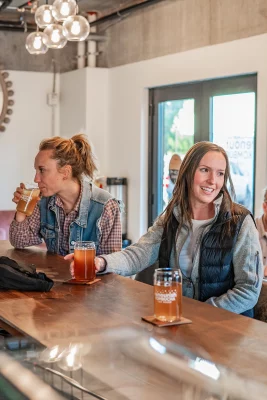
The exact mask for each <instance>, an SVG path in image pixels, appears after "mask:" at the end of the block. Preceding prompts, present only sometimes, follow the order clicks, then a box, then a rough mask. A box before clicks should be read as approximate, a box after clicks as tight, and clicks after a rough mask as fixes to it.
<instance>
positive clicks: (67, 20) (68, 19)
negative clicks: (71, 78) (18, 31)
mask: <svg viewBox="0 0 267 400" xmlns="http://www.w3.org/2000/svg"><path fill="white" fill-rule="evenodd" d="M77 12H78V6H77V3H76V1H75V0H55V1H54V3H53V5H49V4H45V5H42V6H40V7H38V8H37V10H36V13H35V22H36V25H37V31H36V32H33V33H30V34H29V35H28V37H27V39H26V49H27V50H28V52H29V53H30V54H45V53H46V52H47V51H48V49H49V48H50V49H62V48H63V47H64V46H65V45H66V43H67V41H68V40H69V41H73V42H80V41H83V40H85V39H86V38H87V36H88V35H89V33H90V25H89V22H88V21H87V19H86V18H84V17H83V16H81V15H76V14H77ZM60 23H62V25H61V24H60ZM39 28H40V29H44V32H39Z"/></svg>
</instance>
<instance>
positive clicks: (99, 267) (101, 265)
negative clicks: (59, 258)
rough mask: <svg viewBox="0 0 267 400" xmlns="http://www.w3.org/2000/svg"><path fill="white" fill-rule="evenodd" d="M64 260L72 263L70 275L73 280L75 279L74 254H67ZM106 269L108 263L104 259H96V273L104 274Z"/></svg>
mask: <svg viewBox="0 0 267 400" xmlns="http://www.w3.org/2000/svg"><path fill="white" fill-rule="evenodd" d="M64 260H68V261H71V263H70V274H71V277H72V279H75V275H74V253H70V254H67V255H66V256H65V257H64ZM105 268H106V261H105V260H104V258H102V257H95V270H96V272H102V271H104V270H105Z"/></svg>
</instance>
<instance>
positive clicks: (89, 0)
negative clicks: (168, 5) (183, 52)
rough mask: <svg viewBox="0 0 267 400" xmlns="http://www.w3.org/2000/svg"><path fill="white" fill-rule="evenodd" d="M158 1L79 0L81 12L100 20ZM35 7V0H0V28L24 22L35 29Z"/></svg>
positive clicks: (42, 1) (41, 0)
mask: <svg viewBox="0 0 267 400" xmlns="http://www.w3.org/2000/svg"><path fill="white" fill-rule="evenodd" d="M158 1H162V0H77V2H78V5H79V13H80V14H83V15H85V14H87V13H88V14H89V13H91V12H96V20H97V21H98V22H100V21H102V20H103V21H104V20H107V19H108V18H111V17H112V16H113V17H114V15H115V16H116V15H121V13H122V12H123V11H126V10H127V11H128V10H131V11H133V10H134V9H136V8H138V7H144V6H148V5H150V4H152V3H155V2H158ZM1 3H2V6H1ZM48 3H49V4H52V3H53V0H48ZM38 4H39V5H42V4H46V0H39V1H38ZM34 7H36V1H35V0H31V3H28V4H27V3H26V0H24V1H23V0H0V29H1V30H19V29H21V30H23V26H22V25H23V24H24V22H26V23H27V29H28V30H30V29H31V28H32V29H35V22H34V13H33V9H34ZM24 26H25V24H24Z"/></svg>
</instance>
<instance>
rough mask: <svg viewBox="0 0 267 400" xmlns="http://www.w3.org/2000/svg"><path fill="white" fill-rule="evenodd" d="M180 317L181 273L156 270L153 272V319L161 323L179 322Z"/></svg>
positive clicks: (169, 270) (174, 270)
mask: <svg viewBox="0 0 267 400" xmlns="http://www.w3.org/2000/svg"><path fill="white" fill-rule="evenodd" d="M181 316H182V273H181V271H180V270H179V269H172V268H158V269H156V270H155V272H154V317H155V318H156V319H157V320H159V321H162V322H174V321H179V320H180V319H181Z"/></svg>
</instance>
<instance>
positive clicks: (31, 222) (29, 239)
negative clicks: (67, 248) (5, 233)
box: [9, 205, 42, 249]
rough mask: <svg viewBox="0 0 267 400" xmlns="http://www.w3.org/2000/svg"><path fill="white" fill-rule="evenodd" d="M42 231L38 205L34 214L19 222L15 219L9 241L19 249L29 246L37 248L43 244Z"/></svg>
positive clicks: (11, 225) (11, 226)
mask: <svg viewBox="0 0 267 400" xmlns="http://www.w3.org/2000/svg"><path fill="white" fill-rule="evenodd" d="M39 231H40V210H39V206H38V205H36V207H35V209H34V211H33V214H32V215H31V216H30V217H27V218H25V220H24V221H22V222H18V221H16V220H15V218H14V219H13V221H12V222H11V224H10V229H9V241H10V243H11V244H12V246H14V247H15V248H17V249H23V248H24V247H28V246H36V245H39V244H41V243H42V239H41V237H40V234H39Z"/></svg>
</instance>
